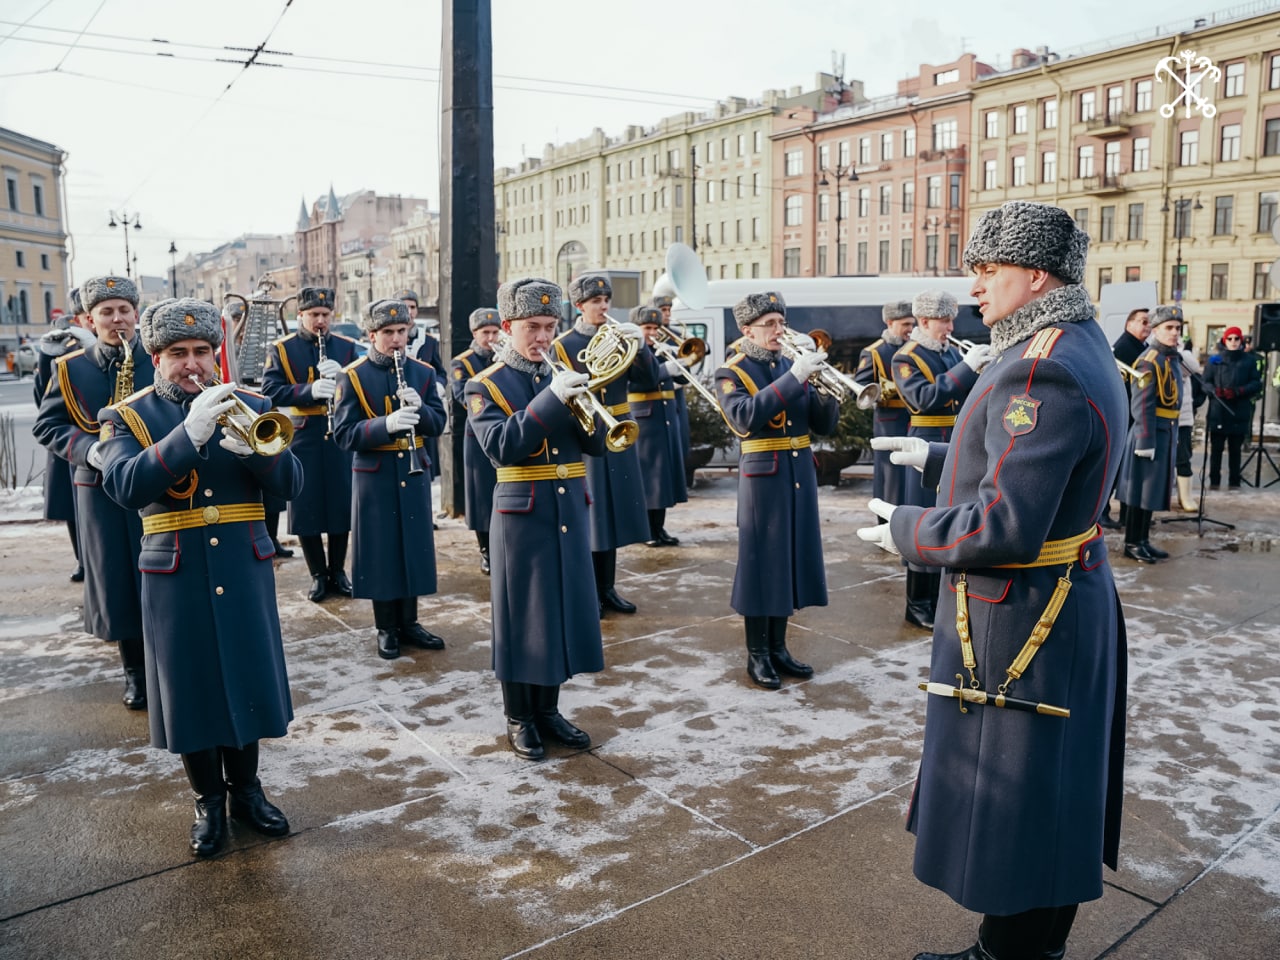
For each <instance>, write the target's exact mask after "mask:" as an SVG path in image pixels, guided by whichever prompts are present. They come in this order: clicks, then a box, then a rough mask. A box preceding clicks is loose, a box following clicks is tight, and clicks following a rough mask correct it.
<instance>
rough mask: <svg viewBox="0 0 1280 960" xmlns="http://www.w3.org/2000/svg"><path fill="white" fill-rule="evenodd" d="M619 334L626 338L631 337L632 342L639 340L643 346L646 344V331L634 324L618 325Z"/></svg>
mask: <svg viewBox="0 0 1280 960" xmlns="http://www.w3.org/2000/svg"><path fill="white" fill-rule="evenodd" d="M618 332H619V333H620V334H622V335H623V336H624V337H630V338H631V339H632V340H638V341H640V343H641V344H642V345H643V344H644V331H643V330H641V329H640V328H639V327H638V326H637V325H636V324H634V323H620V324H618Z"/></svg>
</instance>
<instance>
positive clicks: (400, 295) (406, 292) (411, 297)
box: [391, 287, 418, 307]
mask: <svg viewBox="0 0 1280 960" xmlns="http://www.w3.org/2000/svg"><path fill="white" fill-rule="evenodd" d="M391 299H393V300H403V301H404V302H405V303H409V302H411V301H412V303H413V305H414V306H415V307H416V306H417V305H418V294H417V293H415V292H414V291H413V290H410V289H409V288H408V287H405V288H404V289H403V290H397V291H396V294H395V296H394V297H392V298H391Z"/></svg>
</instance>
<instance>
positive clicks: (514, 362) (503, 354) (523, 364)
mask: <svg viewBox="0 0 1280 960" xmlns="http://www.w3.org/2000/svg"><path fill="white" fill-rule="evenodd" d="M494 356H495V357H496V359H498V360H499V361H500V362H502V363H505V364H506V365H507V366H508V367H511V369H513V370H519V371H520V372H521V373H527V374H529V375H530V376H532V375H534V374H542V376H544V377H549V376H551V364H549V363H547V362H546V361H545V360H544V361H543V362H542V363H534V362H533V361H532V360H526V359H525V358H524V357H522V356H521V355H520V354H518V353H516V351H515V348H514V347H512V346H511V344H509V343H505V344H503V345H502V346H500V347H499V348H498V350H497V352H496V353H495V354H494Z"/></svg>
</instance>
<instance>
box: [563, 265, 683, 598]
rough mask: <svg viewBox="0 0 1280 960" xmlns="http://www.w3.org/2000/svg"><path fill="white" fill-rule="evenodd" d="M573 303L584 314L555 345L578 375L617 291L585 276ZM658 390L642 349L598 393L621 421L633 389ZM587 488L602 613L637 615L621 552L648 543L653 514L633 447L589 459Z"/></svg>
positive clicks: (625, 329)
mask: <svg viewBox="0 0 1280 960" xmlns="http://www.w3.org/2000/svg"><path fill="white" fill-rule="evenodd" d="M569 299H571V300H572V301H573V304H574V306H576V307H577V308H578V309H579V310H581V311H582V316H580V317H579V318H578V322H577V323H576V324H574V326H573V329H571V330H569V331H567V332H565V333H563V334H561V335H560V336H559V337H558V338H557V339H556V341H555V343H554V344H553V346H552V350H553V352H554V354H555V356H556V358H557V359H558V360H559V361H560V362H561V363H563V364H565V365H566V366H568V367H570V368H571V369H573V370H576V371H578V372H579V373H583V372H586V367H585V365H584V364H583V363H582V362H581V361H580V360H579V359H578V354H579V353H580V352H581V351H582V350H584V349H585V348H586V346H587V344H589V343H590V342H591V341H592V339H594V338H595V336H596V335H597V333H598V332H599V331H600V329H601V328H602V327H603V326H605V324H606V323H608V322H609V314H608V311H609V304H610V303H611V302H612V299H613V287H612V286H610V284H609V281H608V279H607V278H605V277H604V276H602V275H600V274H594V273H586V274H583V275H582V276H580V277H578V278H577V279H575V280H574V281H573V282H572V283H571V284H570V285H569ZM620 326H621V330H620V332H621V333H622V334H623V335H624V336H628V337H631V338H633V339H635V340H640V339H641V337H642V334H641V333H640V328H639V327H637V326H636V325H635V324H633V323H624V324H621V325H620ZM657 387H658V364H657V361H656V360H655V359H654V358H653V354H652V353H647V352H645V351H639V352H637V353H636V357H635V360H634V361H632V364H631V367H630V368H629V369H628V370H627V372H626V373H624V374H623V375H622V376H620V377H618V378H617V379H615V380H614V381H613V382H612V383H609V384H607V385H606V386H604V387H601V388H600V389H599V390H598V391H597V396H598V397H599V398H600V402H601V403H602V404H603V405H604V406H606V407H608V409H609V412H610V413H611V414H612V415H613V416H614V417H617V418H618V419H619V420H621V419H624V418H625V417H627V416H629V415H630V410H631V408H630V405H629V404H628V403H627V393H628V392H629V391H633V390H634V391H642V392H647V391H650V390H656V389H657ZM586 463H587V481H588V482H587V485H588V487H589V488H590V490H591V563H592V566H593V567H594V569H595V574H596V590H597V592H598V594H599V598H600V604H599V610H600V614H601V615H602V616H603V615H604V611H605V610H606V609H608V610H616V611H617V612H618V613H635V612H636V605H635V604H634V603H632V602H631V601H629V600H624V599H623V598H622V597H621V596H620V595H619V594H618V590H617V586H616V580H617V573H618V548H619V547H625V546H627V545H628V544H631V543H642V542H643V541H645V540H648V539H649V515H648V512H647V510H646V508H645V498H644V480H643V478H642V476H641V472H640V457H639V456H638V454H637V452H636V448H635V445H634V444H633V445H632V446H630V447H628V448H627V449H625V450H620V451H618V452H617V453H605V454H603V455H600V456H588V457H587V461H586Z"/></svg>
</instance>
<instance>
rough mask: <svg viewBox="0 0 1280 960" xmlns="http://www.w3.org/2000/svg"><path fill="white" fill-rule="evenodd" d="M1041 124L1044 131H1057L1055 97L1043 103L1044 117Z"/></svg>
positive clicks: (1056, 104) (1056, 100)
mask: <svg viewBox="0 0 1280 960" xmlns="http://www.w3.org/2000/svg"><path fill="white" fill-rule="evenodd" d="M1042 123H1043V126H1044V128H1045V129H1046V130H1057V129H1058V99H1057V98H1056V97H1055V98H1053V99H1052V100H1046V101H1045V102H1044V117H1043V121H1042Z"/></svg>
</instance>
